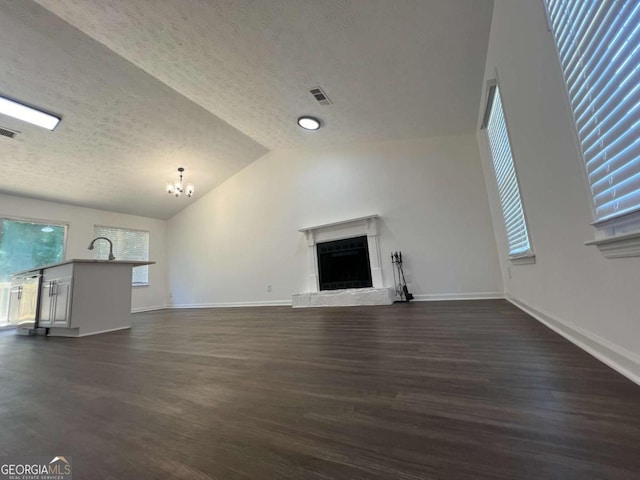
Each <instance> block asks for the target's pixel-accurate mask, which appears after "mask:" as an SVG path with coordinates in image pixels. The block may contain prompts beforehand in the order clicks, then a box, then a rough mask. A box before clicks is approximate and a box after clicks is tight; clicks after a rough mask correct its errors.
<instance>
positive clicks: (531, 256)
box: [480, 70, 536, 265]
mask: <svg viewBox="0 0 640 480" xmlns="http://www.w3.org/2000/svg"><path fill="white" fill-rule="evenodd" d="M493 87H496V88H497V90H494V92H498V94H499V95H500V93H499V92H500V91H501V89H500V81H499V78H498V72H497V70H496V72H495V78H494V79H490V80H487V82H486V85H485V102H484V103H485V108H484V110H483V114H482V123H481V125H480V129H481V130H485V133H484V138H485V142H486V144H487V153H488V155H489V161H490V163H491V172H492V175H491V178H493V181H494V184H495V186H496V189H498V179H497V178H496V173H495V166H494V164H493V156H492V153H491V145H490V143H489V133H488V132H487V131H486V130H487V126H488V125H487V122H488V120H489V112H490V111H491V107H492V105H491V104H490V102H491V100H492V99H493V97H492V96H491V95H490V92H491V89H492V88H493ZM500 101H501V103H502V109H503V113H504V110H505V106H504V101H503V99H502V96H501V97H500ZM504 123H505V126H506V129H507V136H508V138H509V148H510V149H511V157H512V162H513V169H514V171H515V176H516V183H517V184H518V191H519V192H520V203H521V204H522V216H523V218H524V223H525V227H526V229H527V235H528V240H529V251H528V252H526V253H524V254H519V255H511V254H509V262H510V263H511V264H512V265H533V264H535V263H536V255H535V252H534V249H533V241H532V239H531V232H530V231H529V222H528V220H527V212H526V210H525V207H524V202H523V200H522V189H521V188H520V179H519V176H518V168H517V165H516V162H515V158H513V157H514V155H513V145H512V144H511V133H510V132H511V130H510V129H509V121H508V119H507V115H506V114H504ZM499 203H500V209H501V210H502V203H501V202H500V201H499ZM501 216H502V225H503V227H504V228H505V238H506V239H507V250H508V249H509V246H508V245H509V240H508V237H507V233H506V226H505V225H504V214H503V213H501Z"/></svg>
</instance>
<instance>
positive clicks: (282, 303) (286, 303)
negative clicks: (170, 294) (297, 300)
mask: <svg viewBox="0 0 640 480" xmlns="http://www.w3.org/2000/svg"><path fill="white" fill-rule="evenodd" d="M290 306H291V300H266V301H257V302H226V303H181V304H175V305H167V306H165V307H164V308H234V307H290Z"/></svg>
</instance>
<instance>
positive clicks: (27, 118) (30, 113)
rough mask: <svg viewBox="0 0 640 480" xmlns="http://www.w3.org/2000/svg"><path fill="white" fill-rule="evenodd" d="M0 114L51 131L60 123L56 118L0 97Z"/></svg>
mask: <svg viewBox="0 0 640 480" xmlns="http://www.w3.org/2000/svg"><path fill="white" fill-rule="evenodd" d="M0 113H1V114H3V115H7V116H9V117H13V118H17V119H18V120H22V121H23V122H28V123H31V124H33V125H37V126H38V127H42V128H46V129H47V130H53V129H54V128H56V125H58V123H59V122H60V119H59V118H58V117H54V116H53V115H49V114H48V113H44V112H41V111H40V110H36V109H35V108H31V107H27V106H26V105H22V104H21V103H18V102H15V101H13V100H9V99H8V98H4V97H0Z"/></svg>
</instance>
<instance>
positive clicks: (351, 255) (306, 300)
mask: <svg viewBox="0 0 640 480" xmlns="http://www.w3.org/2000/svg"><path fill="white" fill-rule="evenodd" d="M379 219H380V216H379V215H367V216H366V217H358V218H351V219H349V220H342V221H339V222H333V223H325V224H323V225H316V226H314V227H306V228H301V229H300V230H299V231H300V232H301V233H303V234H304V236H305V238H306V240H307V247H308V249H307V251H308V259H309V260H308V263H307V265H308V267H307V269H308V270H307V271H308V283H307V285H308V287H307V290H306V291H305V292H300V293H294V294H293V295H292V296H291V304H292V305H293V307H295V308H298V307H328V306H348V305H390V304H392V303H393V300H394V296H395V290H394V288H390V287H385V286H384V283H383V280H382V262H381V257H380V246H379V243H378V220H379Z"/></svg>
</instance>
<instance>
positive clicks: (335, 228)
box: [298, 214, 383, 293]
mask: <svg viewBox="0 0 640 480" xmlns="http://www.w3.org/2000/svg"><path fill="white" fill-rule="evenodd" d="M379 218H380V215H378V214H374V215H367V216H365V217H357V218H352V219H349V220H342V221H339V222H332V223H325V224H323V225H317V226H315V227H306V228H301V229H300V230H298V231H299V232H301V233H304V235H305V237H306V239H307V246H308V247H309V249H308V252H309V253H308V258H309V266H308V268H309V277H308V287H307V288H308V290H307V292H310V293H313V292H318V291H319V281H318V280H319V279H318V256H317V250H316V244H317V243H322V242H330V241H332V240H341V239H344V238H352V237H361V236H363V235H366V236H367V245H368V247H369V263H370V266H371V280H372V283H373V288H383V284H382V268H381V259H380V247H379V242H378V219H379Z"/></svg>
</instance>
